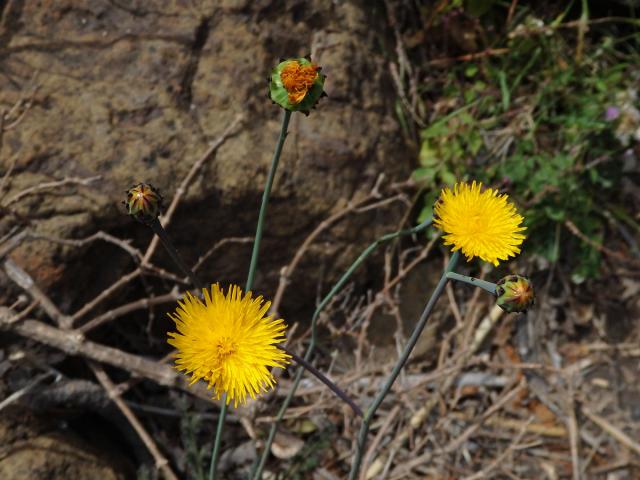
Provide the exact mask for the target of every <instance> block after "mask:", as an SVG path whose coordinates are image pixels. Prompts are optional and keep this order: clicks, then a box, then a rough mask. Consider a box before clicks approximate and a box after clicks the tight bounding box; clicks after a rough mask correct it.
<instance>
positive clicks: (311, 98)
mask: <svg viewBox="0 0 640 480" xmlns="http://www.w3.org/2000/svg"><path fill="white" fill-rule="evenodd" d="M290 62H297V63H298V64H299V65H300V66H301V67H311V66H314V64H313V63H312V62H311V60H310V59H309V58H304V57H302V58H290V59H287V60H283V61H282V62H280V63H279V64H278V65H277V66H276V67H275V68H274V69H273V71H272V72H271V79H270V82H269V96H270V97H271V100H273V101H274V102H275V103H277V104H278V105H280V106H281V107H282V108H284V109H286V110H289V111H291V112H302V113H304V114H306V115H308V114H309V112H310V110H311V109H312V108H314V107H315V105H316V103H318V100H319V99H320V98H321V97H323V96H325V95H326V94H325V93H324V91H323V88H324V80H325V78H326V76H325V75H323V74H322V73H320V71H319V70H320V67H317V69H318V72H317V76H316V78H315V80H314V81H313V84H312V85H311V87H310V88H309V90H308V91H307V93H306V94H305V96H304V98H303V99H302V100H301V101H300V102H298V103H294V102H291V101H290V100H289V93H290V92H289V91H287V89H286V88H285V86H284V84H283V81H282V77H281V75H282V71H283V70H284V69H285V68H286V67H287V66H288V65H289V63H290Z"/></svg>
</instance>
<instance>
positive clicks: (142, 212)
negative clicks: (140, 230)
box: [123, 183, 162, 223]
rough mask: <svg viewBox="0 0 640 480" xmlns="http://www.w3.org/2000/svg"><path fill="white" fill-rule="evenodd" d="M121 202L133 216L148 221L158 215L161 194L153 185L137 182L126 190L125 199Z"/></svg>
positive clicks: (141, 220) (140, 220) (143, 221)
mask: <svg viewBox="0 0 640 480" xmlns="http://www.w3.org/2000/svg"><path fill="white" fill-rule="evenodd" d="M123 203H124V205H125V206H126V207H127V213H128V214H129V215H131V216H132V217H133V218H135V219H136V220H138V221H139V222H142V223H150V222H152V221H153V220H155V219H156V218H158V215H160V210H161V208H162V196H161V195H160V192H158V190H157V189H156V188H155V187H153V185H150V184H148V183H139V184H137V185H134V186H133V187H131V188H130V189H129V190H127V199H126V200H125V201H124V202H123Z"/></svg>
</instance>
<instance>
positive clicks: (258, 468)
mask: <svg viewBox="0 0 640 480" xmlns="http://www.w3.org/2000/svg"><path fill="white" fill-rule="evenodd" d="M432 221H433V219H432V218H429V219H427V220H426V221H424V222H423V223H421V224H420V225H417V226H415V227H413V228H409V229H406V230H400V231H398V232H393V233H388V234H386V235H384V236H382V237H380V238H379V239H377V240H376V241H374V242H373V243H371V244H370V245H369V246H368V247H367V248H366V249H365V250H364V251H363V252H362V253H361V254H360V256H359V257H358V258H357V259H356V260H355V261H354V262H353V263H352V264H351V266H350V267H349V268H348V269H347V271H346V272H345V273H344V274H343V275H342V277H341V278H340V279H339V280H338V282H337V283H336V284H335V285H334V286H333V287H332V288H331V290H330V291H329V293H328V294H327V295H326V296H325V297H324V298H323V299H322V301H321V302H320V303H319V304H318V306H317V307H316V309H315V311H314V312H313V316H312V317H311V340H310V342H309V347H308V348H307V352H306V353H305V356H304V360H305V361H307V362H309V361H310V360H311V357H312V356H313V352H314V350H315V347H316V343H317V328H316V327H317V323H318V318H319V317H320V313H321V312H322V310H324V308H325V307H326V306H327V304H328V303H329V302H330V301H331V299H332V298H333V297H334V296H335V295H336V294H337V293H338V292H339V291H340V290H341V289H342V287H344V285H345V284H346V283H347V282H348V281H349V279H350V278H351V276H352V275H353V273H354V272H355V271H356V270H357V268H358V267H359V266H360V265H362V263H363V262H364V261H365V260H366V259H367V257H368V256H369V255H371V253H372V252H373V251H374V250H375V249H376V248H377V247H378V246H379V245H380V244H382V243H385V242H388V241H391V240H393V239H395V238H398V237H402V236H406V235H414V234H416V233H419V232H421V231H423V230H426V229H427V228H428V227H429V226H430V225H431V223H432ZM303 374H304V369H303V368H302V367H300V368H298V369H297V370H296V375H295V379H294V381H293V385H292V387H291V391H289V394H288V395H287V397H286V398H285V399H284V401H283V402H282V405H281V406H280V410H279V411H278V415H277V416H276V419H275V421H274V422H273V423H272V424H271V429H270V430H269V435H268V437H267V440H266V442H265V444H264V447H263V450H262V455H261V456H260V460H259V462H258V463H254V464H253V468H252V470H251V475H250V477H251V478H252V479H253V480H258V479H259V478H260V476H261V475H262V470H263V469H264V466H265V464H266V462H267V459H268V458H269V452H270V451H271V444H272V443H273V440H274V438H275V436H276V431H277V429H278V424H279V423H280V422H281V421H282V418H283V417H284V414H285V412H286V411H287V408H289V404H290V403H291V400H292V399H293V396H294V395H295V393H296V390H297V389H298V386H299V385H300V381H301V380H302V375H303Z"/></svg>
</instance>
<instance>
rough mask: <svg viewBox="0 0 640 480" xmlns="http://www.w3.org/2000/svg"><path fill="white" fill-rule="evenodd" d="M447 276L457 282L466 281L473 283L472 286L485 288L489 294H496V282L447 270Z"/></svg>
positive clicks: (468, 283) (469, 283)
mask: <svg viewBox="0 0 640 480" xmlns="http://www.w3.org/2000/svg"><path fill="white" fill-rule="evenodd" d="M447 278H448V279H449V280H456V281H457V282H462V283H466V284H467V285H473V286H474V287H480V288H481V289H483V290H486V291H487V292H489V293H490V294H491V295H495V294H496V286H497V285H496V284H495V283H491V282H487V281H485V280H480V279H479V278H473V277H468V276H466V275H460V274H459V273H456V272H448V273H447Z"/></svg>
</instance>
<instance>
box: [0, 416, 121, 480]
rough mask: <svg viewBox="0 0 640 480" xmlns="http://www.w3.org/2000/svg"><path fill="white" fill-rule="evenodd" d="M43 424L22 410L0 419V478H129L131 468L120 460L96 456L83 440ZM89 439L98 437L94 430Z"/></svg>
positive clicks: (54, 479) (119, 479)
mask: <svg viewBox="0 0 640 480" xmlns="http://www.w3.org/2000/svg"><path fill="white" fill-rule="evenodd" d="M46 423H47V422H43V421H41V420H38V419H36V418H35V417H33V416H32V415H30V414H29V413H26V412H25V411H23V410H13V411H12V412H11V414H8V412H5V413H4V414H3V415H2V416H0V478H2V479H3V480H41V479H42V480H44V479H47V480H57V479H60V480H61V479H65V480H71V479H73V480H96V479H101V480H125V479H126V478H131V477H132V475H133V472H132V471H131V470H132V469H131V467H130V466H125V463H124V462H123V461H122V460H121V459H120V458H116V456H115V455H113V454H104V453H102V454H99V453H98V452H97V451H96V450H94V449H92V448H91V446H89V445H88V443H87V442H86V441H82V440H80V439H79V438H77V437H76V436H74V435H73V434H71V433H70V432H65V433H62V432H61V431H60V430H58V431H53V430H52V428H51V426H49V427H47V426H46ZM93 436H94V438H95V437H100V436H101V434H100V432H99V431H96V432H94V433H93ZM103 447H104V446H103ZM102 450H103V451H105V452H107V451H108V450H107V449H105V448H103V449H102Z"/></svg>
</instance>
